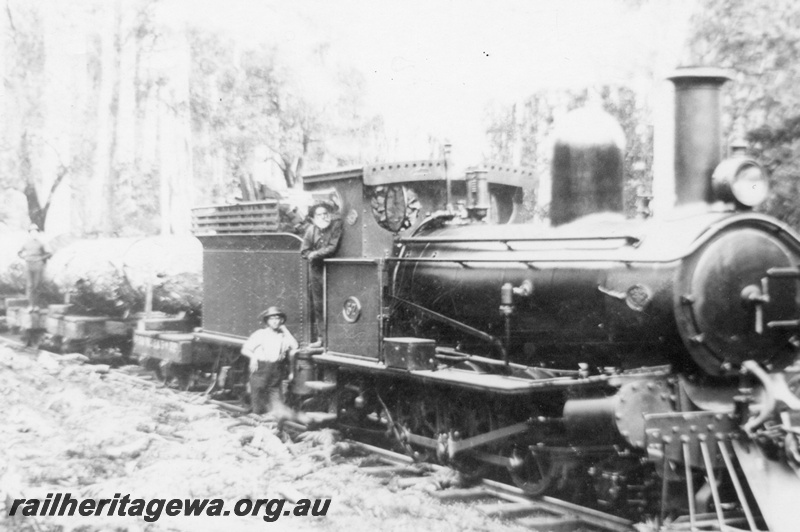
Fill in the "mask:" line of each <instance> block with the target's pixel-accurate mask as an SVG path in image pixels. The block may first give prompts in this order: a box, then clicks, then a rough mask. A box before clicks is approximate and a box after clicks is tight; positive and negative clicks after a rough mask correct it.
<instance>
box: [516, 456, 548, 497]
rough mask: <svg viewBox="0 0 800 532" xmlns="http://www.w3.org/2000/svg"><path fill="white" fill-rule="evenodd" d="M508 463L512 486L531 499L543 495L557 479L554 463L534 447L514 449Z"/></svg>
mask: <svg viewBox="0 0 800 532" xmlns="http://www.w3.org/2000/svg"><path fill="white" fill-rule="evenodd" d="M508 461H509V466H508V473H509V475H510V476H511V479H512V480H513V481H514V484H516V485H517V487H518V488H520V489H521V490H522V491H524V492H525V493H526V494H527V495H529V496H531V497H538V496H539V495H542V494H544V493H545V492H547V490H549V489H550V488H551V487H552V486H553V484H554V483H555V481H556V480H557V479H558V471H559V468H558V467H557V465H556V463H555V461H554V460H553V459H552V457H550V456H548V455H547V453H546V452H544V451H543V450H542V449H539V448H538V447H536V446H531V447H530V448H529V449H521V448H519V447H514V449H512V451H511V456H509V459H508Z"/></svg>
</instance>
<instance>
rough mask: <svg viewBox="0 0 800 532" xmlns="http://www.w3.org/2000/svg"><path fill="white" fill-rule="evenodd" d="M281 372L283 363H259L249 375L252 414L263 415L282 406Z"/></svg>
mask: <svg viewBox="0 0 800 532" xmlns="http://www.w3.org/2000/svg"><path fill="white" fill-rule="evenodd" d="M283 370H284V363H283V362H259V363H258V369H257V370H256V371H254V372H253V373H251V374H250V404H251V406H252V408H253V412H254V413H256V414H264V413H266V412H270V411H272V410H275V409H276V408H278V407H281V406H283V397H282V394H281V384H282V382H283Z"/></svg>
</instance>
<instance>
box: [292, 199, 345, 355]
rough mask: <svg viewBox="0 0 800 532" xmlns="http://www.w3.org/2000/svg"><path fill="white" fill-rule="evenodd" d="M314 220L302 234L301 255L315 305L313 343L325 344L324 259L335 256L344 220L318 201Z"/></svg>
mask: <svg viewBox="0 0 800 532" xmlns="http://www.w3.org/2000/svg"><path fill="white" fill-rule="evenodd" d="M309 214H310V216H311V222H312V224H311V225H310V226H309V227H308V229H306V232H305V235H303V244H302V246H301V247H300V256H301V257H303V258H304V259H306V260H307V261H308V265H309V271H308V285H309V294H310V295H311V308H313V309H314V329H315V331H316V341H315V342H312V344H311V347H319V346H321V345H322V315H323V309H322V298H323V292H324V286H323V282H324V281H323V277H324V275H325V273H324V265H323V262H322V261H323V259H326V258H327V257H331V256H333V254H334V253H336V250H337V249H339V241H340V240H341V237H342V223H341V221H340V220H336V221H333V222H332V221H331V209H330V207H328V205H326V204H325V203H317V204H316V205H314V206H313V207H311V211H310V213H309Z"/></svg>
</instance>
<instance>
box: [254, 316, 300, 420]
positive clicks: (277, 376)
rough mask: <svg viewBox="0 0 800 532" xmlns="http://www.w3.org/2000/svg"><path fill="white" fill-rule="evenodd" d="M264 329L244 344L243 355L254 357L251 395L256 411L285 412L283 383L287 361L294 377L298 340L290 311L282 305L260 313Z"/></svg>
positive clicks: (258, 412)
mask: <svg viewBox="0 0 800 532" xmlns="http://www.w3.org/2000/svg"><path fill="white" fill-rule="evenodd" d="M258 318H259V321H261V323H262V328H261V329H259V330H257V331H256V332H254V333H253V334H251V335H250V337H249V338H248V339H247V341H245V343H244V345H243V346H242V354H243V355H244V356H246V357H248V358H249V359H250V396H251V405H252V408H253V412H254V413H256V414H264V413H266V412H272V413H273V414H275V415H276V416H277V417H282V416H284V415H285V412H284V410H285V407H284V404H283V399H282V393H281V384H282V381H283V375H284V368H285V364H286V362H287V361H288V363H289V381H292V380H294V358H295V354H296V353H297V348H298V345H297V340H295V338H294V336H292V333H290V332H289V329H287V328H286V326H285V325H284V323H285V322H286V314H284V313H283V311H281V310H280V309H279V308H278V307H269V308H268V309H267V310H265V311H264V312H262V313H261V314H259V316H258Z"/></svg>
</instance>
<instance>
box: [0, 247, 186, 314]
mask: <svg viewBox="0 0 800 532" xmlns="http://www.w3.org/2000/svg"><path fill="white" fill-rule="evenodd" d="M26 236H27V235H25V234H19V235H17V234H14V235H8V234H4V235H0V242H3V244H2V245H0V293H3V292H4V293H19V292H24V289H25V281H24V278H25V276H24V272H25V266H24V263H23V262H22V261H21V260H20V259H19V258H18V257H17V255H16V252H17V251H18V250H19V248H20V247H21V245H22V242H24V239H25V238H26ZM51 247H52V248H53V257H52V258H51V259H50V261H49V262H48V263H47V268H46V271H45V287H44V294H43V299H44V300H45V301H46V302H47V303H63V302H65V301H68V302H69V303H70V304H71V305H72V306H71V309H70V311H71V312H72V313H76V314H83V315H87V316H113V317H127V316H129V315H131V314H133V313H136V312H140V311H142V310H144V306H145V299H146V293H147V291H148V289H152V292H153V310H157V311H162V312H168V313H176V312H181V311H183V312H187V313H188V314H190V315H194V316H198V317H199V315H200V312H201V308H202V246H201V245H200V242H199V241H198V240H197V239H196V238H194V237H192V236H158V237H144V238H98V239H87V240H77V241H73V242H69V243H57V242H54V243H53V244H52V245H51Z"/></svg>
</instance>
